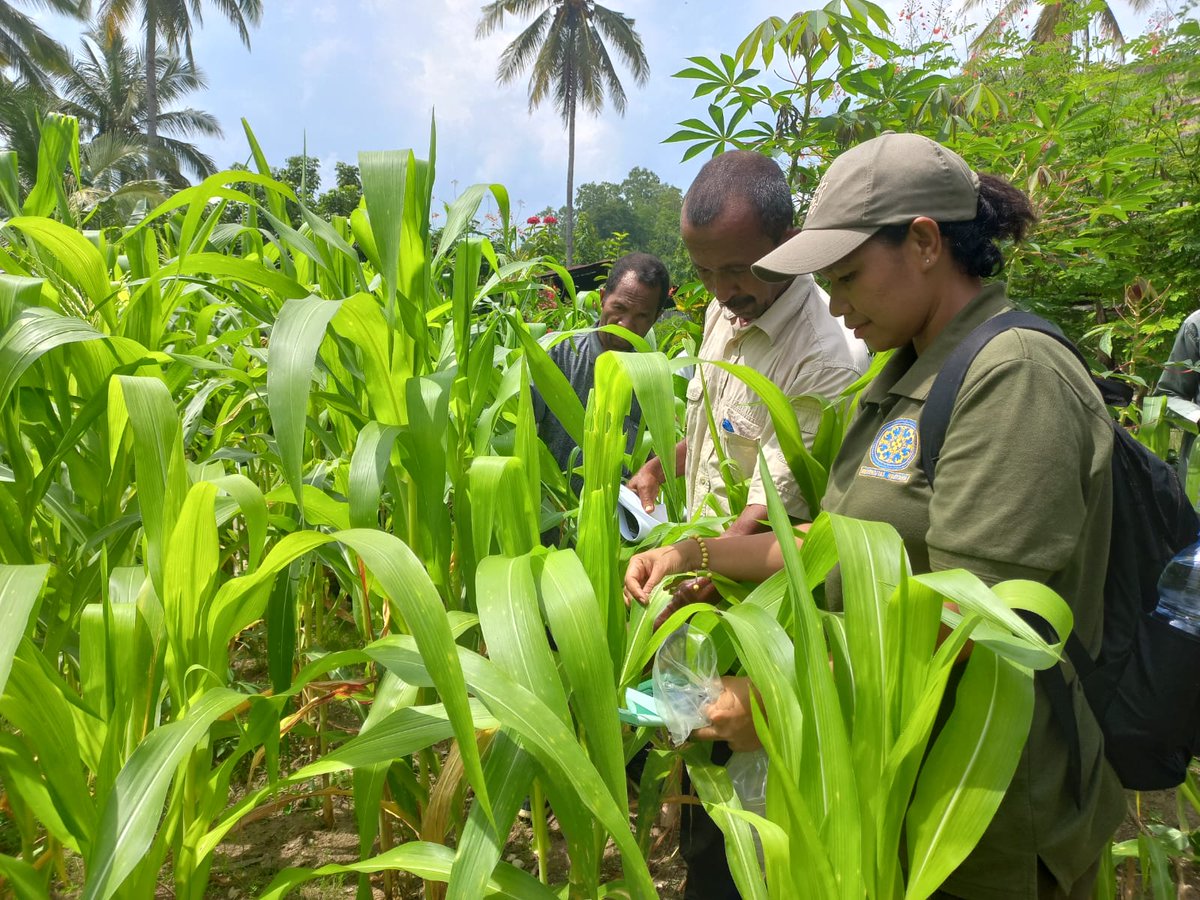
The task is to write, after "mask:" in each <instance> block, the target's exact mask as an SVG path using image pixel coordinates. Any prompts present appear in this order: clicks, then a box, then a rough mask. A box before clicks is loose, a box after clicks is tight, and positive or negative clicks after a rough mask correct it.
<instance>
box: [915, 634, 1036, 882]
mask: <svg viewBox="0 0 1200 900" xmlns="http://www.w3.org/2000/svg"><path fill="white" fill-rule="evenodd" d="M1032 719H1033V675H1032V673H1031V672H1030V671H1029V670H1028V669H1024V668H1022V667H1021V666H1018V665H1016V664H1015V663H1013V662H1010V661H1009V660H1006V659H1003V658H1001V657H999V656H997V655H996V654H995V653H992V652H991V651H990V650H988V649H987V648H985V647H981V646H976V647H975V649H974V651H973V652H972V653H971V656H970V658H969V659H968V661H967V667H966V671H965V672H964V673H963V677H962V681H961V682H960V683H959V686H958V692H957V694H956V696H955V701H954V710H953V712H952V713H951V714H950V718H949V720H948V721H947V723H946V726H945V727H944V728H943V729H942V731H941V733H940V734H939V735H938V738H937V741H936V742H935V743H934V745H933V749H932V750H930V752H929V757H928V759H926V761H925V764H924V766H923V767H922V771H921V776H920V778H919V779H918V781H917V788H916V792H915V795H914V796H913V801H912V806H911V808H910V811H909V816H908V820H909V827H908V845H909V875H908V890H907V891H906V892H905V897H906V898H908V897H911V898H924V897H928V896H929V895H930V894H932V893H933V892H934V891H935V890H937V888H938V886H939V885H940V884H941V883H942V882H943V881H945V879H946V877H947V876H948V875H949V874H950V873H951V872H952V871H954V869H955V868H956V867H957V866H958V865H959V863H961V862H962V861H963V860H964V859H965V858H966V856H967V854H968V853H969V852H970V851H971V849H972V848H973V847H974V846H975V844H976V843H977V842H978V841H979V838H980V837H982V836H983V832H984V829H985V828H986V827H987V825H988V823H989V822H990V821H991V819H992V816H993V815H994V814H995V812H996V809H997V808H998V807H999V806H1000V801H1001V799H1003V797H1004V791H1005V790H1006V789H1007V787H1008V784H1009V782H1010V781H1011V780H1012V776H1013V773H1014V772H1015V771H1016V768H1017V762H1018V760H1019V759H1020V754H1021V748H1022V747H1023V746H1024V745H1025V741H1026V739H1027V738H1028V736H1029V726H1030V722H1031V721H1032Z"/></svg>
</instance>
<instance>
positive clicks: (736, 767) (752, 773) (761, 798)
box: [725, 750, 767, 816]
mask: <svg viewBox="0 0 1200 900" xmlns="http://www.w3.org/2000/svg"><path fill="white" fill-rule="evenodd" d="M725 771H726V772H728V773H729V780H730V781H732V782H733V792H734V793H735V794H737V795H738V799H739V800H741V801H742V809H745V810H749V811H750V812H753V813H758V814H759V815H760V816H765V815H766V814H767V751H766V750H751V751H750V752H748V753H735V754H733V755H732V756H730V757H729V762H727V763H726V764H725Z"/></svg>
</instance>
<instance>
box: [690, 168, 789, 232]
mask: <svg viewBox="0 0 1200 900" xmlns="http://www.w3.org/2000/svg"><path fill="white" fill-rule="evenodd" d="M732 197H741V198H743V199H745V200H746V202H747V203H749V204H750V208H751V209H753V210H754V212H755V214H757V216H758V221H759V222H760V223H761V224H762V229H763V233H764V234H766V235H767V236H768V237H769V238H771V240H773V241H775V242H777V243H778V242H779V241H782V240H783V235H784V233H785V232H786V231H787V230H788V229H789V228H791V227H792V222H793V220H794V219H795V216H796V209H795V207H794V206H793V205H792V191H791V189H790V188H789V187H788V183H787V179H786V178H785V177H784V175H783V170H782V169H780V168H779V165H778V164H777V163H776V162H775V160H773V159H771V158H770V157H769V156H763V155H762V154H761V153H755V152H754V151H753V150H730V151H729V152H728V153H722V154H721V155H720V156H715V157H713V158H712V159H710V160H709V161H708V162H706V163H705V164H704V165H703V166H702V167H701V169H700V171H699V173H697V175H696V180H695V181H693V182H692V186H691V187H690V188H688V192H687V195H686V196H685V197H684V198H683V215H684V218H685V219H686V220H687V222H688V224H689V225H692V226H695V227H697V228H703V227H704V226H705V225H708V224H710V223H711V222H712V221H713V220H714V219H715V218H716V217H717V216H719V215H720V214H721V210H722V209H724V208H725V205H726V204H727V203H728V202H729V200H730V198H732Z"/></svg>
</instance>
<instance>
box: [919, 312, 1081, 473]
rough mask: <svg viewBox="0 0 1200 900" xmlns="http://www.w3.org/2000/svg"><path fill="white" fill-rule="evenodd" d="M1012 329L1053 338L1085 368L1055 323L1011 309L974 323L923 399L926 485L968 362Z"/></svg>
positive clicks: (935, 461)
mask: <svg viewBox="0 0 1200 900" xmlns="http://www.w3.org/2000/svg"><path fill="white" fill-rule="evenodd" d="M1013 328H1023V329H1025V330H1026V331H1037V332H1039V333H1041V334H1044V335H1047V336H1049V337H1052V338H1054V339H1055V340H1056V341H1058V342H1059V343H1060V344H1062V345H1063V346H1064V347H1067V348H1068V349H1070V351H1071V352H1072V353H1074V354H1075V356H1076V358H1078V360H1079V362H1080V365H1082V366H1083V367H1084V369H1087V368H1088V365H1087V361H1086V360H1085V359H1084V358H1083V356H1082V355H1081V354H1080V353H1079V348H1078V347H1076V346H1075V345H1074V344H1072V343H1071V342H1070V341H1069V340H1068V339H1067V338H1066V336H1064V335H1063V333H1062V331H1060V330H1059V329H1058V327H1057V326H1055V325H1053V324H1051V323H1050V322H1047V321H1046V320H1045V319H1043V318H1042V317H1041V316H1035V315H1034V314H1033V313H1029V312H1023V311H1021V310H1016V309H1011V310H1009V311H1008V312H1002V313H1000V314H999V315H996V316H992V318H990V319H988V320H987V321H986V322H984V323H982V324H981V325H978V326H976V327H975V329H974V330H973V331H972V332H971V333H970V334H968V335H967V337H966V338H965V339H964V340H963V342H962V343H961V344H959V345H958V346H957V347H955V348H954V350H953V351H952V352H951V353H950V355H949V356H948V357H946V362H945V363H943V364H942V368H941V370H940V371H939V372H938V374H937V377H936V378H934V380H933V386H932V387H931V388H930V389H929V396H928V397H926V398H925V405H924V407H922V409H921V423H920V433H921V470H922V471H923V472H924V473H925V480H926V481H928V482H929V486H930V487H933V470H934V469H935V468H936V467H937V462H938V458H939V457H940V456H941V454H942V445H943V444H944V443H945V442H946V430H947V429H948V428H949V427H950V414H951V413H952V412H953V411H954V404H955V402H956V401H957V400H958V391H959V388H961V387H962V383H963V380H964V379H965V378H966V377H967V370H968V369H970V368H971V363H973V362H974V361H975V357H976V356H978V355H979V351H980V350H982V349H983V348H984V347H986V346H987V344H988V342H989V341H991V339H992V338H994V337H996V335H998V334H1002V333H1003V332H1005V331H1010V330H1012V329H1013Z"/></svg>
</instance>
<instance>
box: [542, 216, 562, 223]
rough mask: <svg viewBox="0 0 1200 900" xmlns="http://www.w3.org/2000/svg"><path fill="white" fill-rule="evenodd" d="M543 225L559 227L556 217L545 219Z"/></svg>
mask: <svg viewBox="0 0 1200 900" xmlns="http://www.w3.org/2000/svg"><path fill="white" fill-rule="evenodd" d="M542 224H543V225H557V224H558V219H556V218H555V217H554V216H546V217H545V218H544V219H542Z"/></svg>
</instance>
